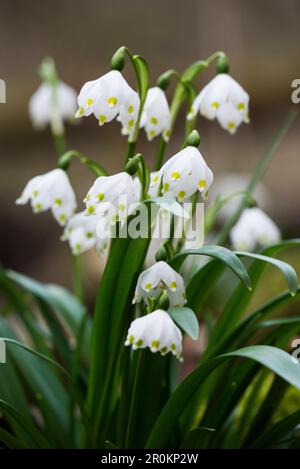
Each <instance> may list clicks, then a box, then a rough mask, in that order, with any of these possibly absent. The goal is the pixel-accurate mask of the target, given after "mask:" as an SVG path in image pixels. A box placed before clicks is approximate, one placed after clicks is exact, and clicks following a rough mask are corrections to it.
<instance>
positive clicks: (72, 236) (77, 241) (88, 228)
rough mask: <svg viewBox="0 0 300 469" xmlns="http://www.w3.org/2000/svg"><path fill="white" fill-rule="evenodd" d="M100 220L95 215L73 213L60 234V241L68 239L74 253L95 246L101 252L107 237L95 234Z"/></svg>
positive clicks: (80, 252) (105, 244) (106, 242)
mask: <svg viewBox="0 0 300 469" xmlns="http://www.w3.org/2000/svg"><path fill="white" fill-rule="evenodd" d="M99 222H100V219H99V217H97V216H96V215H90V216H88V215H87V214H86V213H85V212H80V213H76V214H75V215H73V216H72V217H71V218H70V219H69V221H68V223H67V225H66V227H65V229H64V233H63V236H62V241H69V245H70V248H71V251H72V253H73V254H74V255H79V254H82V253H83V252H86V251H88V250H89V249H92V248H93V247H94V246H95V247H96V250H97V252H101V251H102V250H103V249H105V247H106V246H107V244H108V239H107V238H99V236H98V235H97V225H98V223H99Z"/></svg>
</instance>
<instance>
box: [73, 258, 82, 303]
mask: <svg viewBox="0 0 300 469" xmlns="http://www.w3.org/2000/svg"><path fill="white" fill-rule="evenodd" d="M72 272H73V291H74V294H75V295H76V297H77V298H78V299H79V300H80V301H81V302H83V299H84V289H83V281H82V262H81V259H80V256H74V255H72Z"/></svg>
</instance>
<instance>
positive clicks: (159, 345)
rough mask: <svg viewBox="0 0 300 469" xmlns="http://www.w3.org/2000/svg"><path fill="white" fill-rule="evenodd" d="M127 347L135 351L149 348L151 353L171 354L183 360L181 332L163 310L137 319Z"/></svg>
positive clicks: (130, 328) (129, 331)
mask: <svg viewBox="0 0 300 469" xmlns="http://www.w3.org/2000/svg"><path fill="white" fill-rule="evenodd" d="M125 345H130V346H132V348H133V350H137V349H139V348H146V347H148V348H149V349H150V350H151V352H154V353H155V352H160V353H161V355H166V354H167V353H168V352H171V353H172V354H173V355H174V356H175V357H177V358H178V359H179V360H182V334H181V331H180V329H179V328H178V327H177V326H176V324H175V323H174V321H173V320H172V318H171V317H170V315H169V314H168V313H167V312H166V311H164V310H162V309H157V310H156V311H153V312H152V313H150V314H147V315H146V316H143V317H141V318H137V319H135V320H134V321H133V322H132V323H131V324H130V327H129V329H128V333H127V338H126V341H125Z"/></svg>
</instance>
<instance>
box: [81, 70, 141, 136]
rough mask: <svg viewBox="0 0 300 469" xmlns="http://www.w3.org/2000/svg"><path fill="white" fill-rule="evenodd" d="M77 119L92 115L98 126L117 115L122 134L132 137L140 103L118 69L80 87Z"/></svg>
mask: <svg viewBox="0 0 300 469" xmlns="http://www.w3.org/2000/svg"><path fill="white" fill-rule="evenodd" d="M78 106H79V108H78V110H77V112H76V117H83V116H89V115H91V114H94V116H95V117H96V118H97V119H98V123H99V125H100V126H102V125H104V124H105V123H106V122H110V121H112V120H113V119H114V118H115V117H117V116H118V115H119V120H120V121H121V123H122V132H123V133H126V134H127V135H132V133H133V132H134V130H135V126H136V121H137V117H138V113H139V107H140V100H139V97H138V95H137V93H136V92H135V91H134V90H133V89H132V88H131V87H130V86H129V85H128V83H127V81H126V80H125V78H124V77H123V76H122V74H121V73H120V72H119V71H117V70H112V71H110V72H108V73H106V74H105V75H103V76H102V77H100V78H98V79H97V80H93V81H88V82H87V83H85V84H84V85H83V87H82V88H81V91H80V93H79V96H78Z"/></svg>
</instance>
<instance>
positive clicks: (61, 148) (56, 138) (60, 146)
mask: <svg viewBox="0 0 300 469" xmlns="http://www.w3.org/2000/svg"><path fill="white" fill-rule="evenodd" d="M52 137H53V142H54V146H55V149H56V152H57V154H58V156H59V157H61V156H62V155H63V154H64V153H65V151H66V140H65V135H64V134H55V133H54V132H52Z"/></svg>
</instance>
